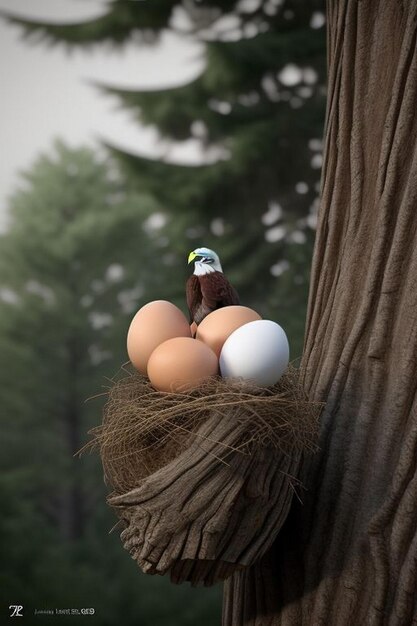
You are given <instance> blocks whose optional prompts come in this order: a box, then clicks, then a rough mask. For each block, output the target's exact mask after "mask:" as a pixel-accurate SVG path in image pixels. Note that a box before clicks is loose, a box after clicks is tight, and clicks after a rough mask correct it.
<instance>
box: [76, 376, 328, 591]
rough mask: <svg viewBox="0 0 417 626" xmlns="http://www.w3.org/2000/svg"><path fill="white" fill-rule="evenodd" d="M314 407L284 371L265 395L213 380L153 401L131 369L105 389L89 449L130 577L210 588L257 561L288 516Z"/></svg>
mask: <svg viewBox="0 0 417 626" xmlns="http://www.w3.org/2000/svg"><path fill="white" fill-rule="evenodd" d="M321 409H322V404H321V403H317V402H311V401H310V400H309V399H308V398H307V396H306V394H305V392H304V391H303V388H302V385H301V382H300V375H299V371H298V370H296V369H295V368H293V367H290V368H288V370H287V372H286V373H285V375H284V376H283V377H282V378H281V379H280V380H279V382H278V383H277V384H276V385H275V386H274V387H271V388H257V387H253V386H250V385H249V384H248V383H247V382H242V381H230V380H225V379H222V378H220V377H216V378H212V379H210V380H207V381H205V382H204V383H202V384H201V385H200V386H199V387H198V388H196V389H194V390H192V391H190V392H188V393H162V392H158V391H156V390H155V389H154V388H153V387H152V386H151V384H150V382H149V381H148V380H147V379H146V378H145V377H143V376H141V375H139V374H138V373H137V372H135V371H129V370H123V374H122V376H121V377H118V378H117V379H116V380H114V381H113V382H112V386H111V388H110V390H109V392H108V400H107V403H106V406H105V409H104V416H103V423H102V425H101V426H100V427H98V428H95V429H94V430H93V431H91V432H92V435H93V439H92V441H91V442H90V444H88V447H98V448H99V451H100V455H101V458H102V462H103V468H104V474H105V479H106V481H107V483H108V484H109V485H110V486H111V488H112V489H113V492H112V493H111V494H110V496H109V498H108V502H109V504H110V505H111V506H112V507H114V509H115V510H116V512H117V515H118V516H119V518H120V522H121V524H122V526H123V530H122V533H121V538H122V541H123V543H124V546H125V548H126V549H127V550H128V551H129V552H130V554H131V556H132V557H133V558H134V559H135V561H136V562H137V563H138V565H139V566H140V567H141V569H142V570H143V571H144V572H146V573H150V574H165V573H167V572H169V573H170V576H171V580H172V581H173V582H176V583H180V582H183V581H190V582H191V583H192V584H193V585H196V584H201V583H203V584H205V585H212V584H214V583H215V582H217V581H219V580H224V579H226V578H228V577H230V576H232V575H233V573H234V572H235V571H236V570H239V569H241V568H243V567H247V566H249V565H251V564H253V563H254V562H255V561H256V560H257V559H259V558H260V557H261V556H262V555H263V554H264V553H265V552H266V551H267V550H268V549H269V548H270V546H271V545H272V542H273V541H274V539H275V537H276V535H277V533H278V531H279V529H280V528H281V526H282V524H283V522H284V521H285V518H286V516H287V514H288V511H289V508H290V505H291V501H292V497H293V495H294V493H295V490H296V487H297V485H299V481H298V480H297V475H298V472H299V467H300V463H301V459H302V455H303V453H304V452H306V451H314V450H315V448H316V445H317V444H316V442H317V431H318V418H319V415H320V412H321Z"/></svg>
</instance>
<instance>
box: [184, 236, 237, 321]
mask: <svg viewBox="0 0 417 626" xmlns="http://www.w3.org/2000/svg"><path fill="white" fill-rule="evenodd" d="M190 263H194V273H193V274H192V275H191V276H190V277H189V279H188V280H187V285H186V296H187V305H188V309H189V311H190V324H192V323H195V324H196V325H197V326H198V324H200V323H201V322H202V321H203V319H204V318H205V317H206V316H207V315H208V314H209V313H211V312H212V311H215V310H216V309H220V308H221V307H224V306H230V305H234V304H240V301H239V296H238V294H237V291H236V290H235V288H234V287H233V286H232V285H231V284H230V283H229V281H228V280H227V278H226V277H225V275H224V274H223V270H222V266H221V264H220V259H219V257H218V255H217V254H216V252H214V250H210V248H196V249H195V250H193V251H192V252H190V254H189V255H188V264H190Z"/></svg>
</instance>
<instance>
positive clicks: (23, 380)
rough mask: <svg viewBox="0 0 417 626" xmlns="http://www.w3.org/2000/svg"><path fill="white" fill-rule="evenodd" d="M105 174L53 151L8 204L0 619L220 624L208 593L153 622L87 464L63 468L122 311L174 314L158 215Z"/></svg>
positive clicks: (121, 342)
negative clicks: (4, 614) (14, 610)
mask: <svg viewBox="0 0 417 626" xmlns="http://www.w3.org/2000/svg"><path fill="white" fill-rule="evenodd" d="M116 165H117V164H115V163H112V162H111V161H109V159H103V158H102V157H100V158H99V157H97V156H95V154H94V153H93V152H91V150H89V149H69V148H67V147H65V145H63V144H62V143H59V142H58V143H57V144H56V145H55V149H54V151H53V153H51V154H50V155H48V156H41V157H39V158H38V160H37V161H36V162H35V164H34V166H33V167H32V168H31V169H30V170H29V171H28V172H27V173H26V174H25V176H24V179H23V180H22V183H21V185H20V187H19V189H18V190H17V191H16V192H15V193H14V194H13V197H12V199H11V201H10V211H9V213H10V218H9V227H8V230H7V232H5V233H4V234H2V236H1V241H0V303H1V307H0V352H1V355H2V359H1V367H0V387H1V389H2V407H1V408H2V410H1V418H0V442H1V453H0V459H1V461H0V463H1V476H0V496H1V499H2V503H3V505H2V516H1V520H0V538H1V541H0V543H1V546H2V548H1V552H2V553H1V559H0V560H1V563H2V567H1V571H0V583H1V584H0V587H1V592H0V593H1V597H2V602H3V601H4V603H5V606H8V605H9V604H10V603H12V602H13V601H14V599H16V601H17V600H19V602H20V603H22V604H24V606H25V614H24V615H25V617H26V620H27V621H28V623H31V619H33V621H34V622H36V623H38V622H39V619H40V618H36V617H32V618H31V616H30V615H31V612H32V613H33V609H34V608H35V607H37V608H43V607H52V608H55V607H59V606H61V607H67V606H73V607H79V608H80V607H82V606H87V607H91V606H93V607H96V610H97V612H98V613H99V615H98V616H97V619H98V622H97V623H100V624H103V625H105V624H109V625H111V624H115V623H118V621H119V619H120V607H121V605H123V604H124V602H127V603H128V604H129V606H130V608H129V610H128V611H126V614H124V617H123V622H124V623H126V624H129V623H132V624H135V623H137V619H140V620H141V623H143V624H148V625H149V626H151V624H152V625H153V624H164V623H166V619H167V616H168V614H169V612H170V611H172V610H174V608H175V609H176V610H177V613H178V615H179V617H178V623H180V624H183V625H184V626H185V625H187V624H189V625H190V626H191V624H192V623H193V622H192V619H191V618H192V615H187V611H186V610H185V609H184V608H183V607H187V606H191V607H192V611H191V612H192V613H193V615H196V614H198V615H199V616H200V617H199V618H198V619H199V621H201V623H204V619H205V617H204V612H207V614H208V615H209V616H210V615H213V614H215V613H217V614H218V612H219V603H218V602H216V601H215V600H216V593H215V592H214V593H211V594H206V595H205V596H203V595H202V596H200V597H195V596H191V595H189V594H190V591H189V590H188V589H184V591H183V592H181V593H179V594H178V593H177V594H176V595H175V594H174V593H173V590H172V591H171V589H168V590H167V591H164V593H165V594H166V595H167V597H168V601H167V605H166V606H165V605H164V606H163V607H161V608H160V610H159V611H156V610H155V603H156V602H155V595H158V594H159V593H161V589H164V581H161V580H159V581H154V580H148V579H147V578H146V577H145V576H140V575H139V573H138V572H137V571H136V567H135V565H134V563H133V562H130V561H129V560H128V559H125V555H124V554H123V551H122V550H121V549H120V541H119V538H118V536H117V533H114V534H113V535H111V536H110V537H109V536H108V531H109V530H110V529H111V527H112V526H113V525H114V516H113V514H112V513H111V511H110V510H107V508H106V507H103V502H104V501H105V496H106V489H105V486H104V485H103V481H102V472H101V468H100V466H99V464H98V463H97V458H96V457H90V456H88V455H84V456H83V457H82V458H81V459H79V458H73V455H74V453H75V452H77V450H79V448H80V447H81V446H82V444H83V443H85V442H86V440H87V439H88V435H87V431H88V430H89V428H90V427H91V426H93V425H94V426H95V425H97V423H98V422H99V417H100V413H101V403H100V399H96V400H91V401H90V402H86V400H87V398H89V397H91V396H94V395H96V394H97V393H99V392H100V391H103V392H104V391H105V389H104V388H103V382H105V377H107V378H109V377H111V376H113V374H115V373H116V371H117V368H118V366H119V365H120V364H121V363H123V362H124V361H126V360H127V355H126V347H125V346H126V344H125V341H126V331H127V328H128V325H129V322H130V318H131V316H132V314H133V312H134V311H135V310H136V309H137V308H139V307H140V306H141V305H142V304H144V303H145V302H146V301H148V300H152V299H155V298H159V297H161V294H162V297H168V298H169V299H172V300H174V301H175V300H176V298H177V301H178V303H180V304H181V303H182V304H184V302H183V300H184V297H183V294H182V292H183V285H182V284H181V282H178V284H177V283H176V281H175V280H173V279H172V276H170V280H169V282H166V280H165V275H164V273H163V272H161V271H160V269H159V268H160V266H161V263H162V265H163V257H164V254H165V252H164V251H165V248H164V245H162V246H161V243H162V244H165V243H166V241H165V238H164V237H165V236H163V235H162V231H163V227H161V228H157V227H158V226H161V224H162V221H161V218H160V219H159V223H158V219H156V217H157V216H158V215H160V213H159V209H158V206H157V205H156V204H155V201H154V200H152V199H151V198H149V197H147V196H146V195H145V194H142V195H139V194H137V193H127V192H126V191H125V185H124V183H123V179H122V178H121V176H120V173H119V172H118V168H117V166H116ZM97 537H101V539H100V541H98V540H97ZM103 537H104V538H106V537H107V539H106V541H105V542H104V543H103V541H102V538H103ZM115 571H117V576H115ZM210 601H211V603H212V605H213V608H212V609H208V607H207V603H208V602H210ZM200 611H201V613H200ZM74 619H76V618H74Z"/></svg>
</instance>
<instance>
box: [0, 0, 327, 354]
mask: <svg viewBox="0 0 417 626" xmlns="http://www.w3.org/2000/svg"><path fill="white" fill-rule="evenodd" d="M323 11H324V0H311V1H310V2H304V1H303V0H266V1H262V0H239V1H236V0H234V1H231V0H227V1H225V0H222V1H220V0H217V1H216V0H187V1H184V2H180V1H178V0H141V1H140V2H133V1H127V0H112V1H111V2H107V3H106V5H105V7H104V12H103V14H102V15H101V16H100V17H98V18H96V19H92V20H90V21H87V22H82V23H75V24H47V23H40V22H35V21H33V20H32V21H28V20H23V19H21V18H16V17H13V16H11V15H6V16H5V17H6V19H8V20H9V21H10V22H12V23H15V24H18V25H19V26H20V27H21V28H22V29H23V31H24V33H25V34H26V35H27V36H28V37H29V38H33V37H36V38H38V39H39V38H40V39H44V40H45V41H46V42H48V43H52V44H64V45H66V46H68V47H92V46H95V45H100V44H107V45H111V46H114V47H116V48H120V47H122V46H125V45H127V44H128V43H132V42H136V43H137V45H138V46H143V45H155V43H156V42H157V41H158V38H159V37H160V35H161V34H162V33H163V32H165V31H166V30H168V31H171V32H175V33H179V34H180V35H181V37H184V38H188V39H189V40H191V41H197V42H199V43H200V45H201V50H202V53H201V54H202V56H203V59H204V68H203V70H202V71H201V73H200V75H199V76H198V77H197V78H195V79H194V80H191V81H190V82H189V83H187V84H185V85H182V86H179V87H174V88H165V89H164V88H160V89H153V90H126V89H119V88H117V87H115V86H109V85H99V88H100V89H101V90H102V91H103V92H104V93H106V94H107V95H110V96H113V97H115V98H117V99H118V100H119V102H120V103H121V105H122V106H124V107H125V108H126V109H128V110H129V111H130V112H132V113H133V114H134V115H135V116H136V118H137V120H138V121H139V122H140V123H142V124H145V125H147V126H152V127H154V128H156V129H157V130H158V132H159V135H160V137H161V138H163V139H164V140H167V141H171V142H173V143H176V142H182V141H187V140H194V141H195V142H196V143H197V144H198V145H199V146H200V147H201V148H202V149H203V150H206V151H207V150H211V154H212V155H215V157H213V158H214V162H212V163H205V164H201V165H198V166H184V165H179V164H173V163H168V162H166V161H163V160H152V159H149V158H146V157H144V156H138V155H137V154H128V153H126V152H123V151H122V150H116V149H115V148H114V147H112V146H109V148H110V149H111V150H112V151H113V153H114V154H115V155H116V156H117V157H118V158H119V159H120V161H121V162H122V163H123V166H124V167H125V169H126V171H127V172H128V175H129V176H130V185H131V187H132V188H137V189H139V190H140V191H141V192H147V193H149V194H151V195H152V196H153V197H154V198H156V199H157V201H158V203H159V204H160V206H161V208H162V210H163V212H164V213H165V214H166V215H167V216H168V217H169V218H170V220H171V222H170V232H171V234H172V235H173V239H174V240H175V242H176V243H175V245H174V247H173V249H172V250H171V252H172V254H173V255H174V256H175V255H178V256H177V257H176V258H177V259H179V258H180V257H181V258H182V257H183V255H184V253H185V252H188V250H189V249H192V248H193V247H195V246H196V245H208V246H210V247H213V248H214V249H215V250H217V251H218V252H219V254H220V256H221V258H222V261H223V265H224V267H225V270H226V272H227V274H228V275H229V277H230V278H231V279H232V280H233V281H234V283H235V285H236V287H237V288H238V291H239V292H240V295H241V298H242V301H243V302H244V303H245V304H247V305H249V306H252V307H254V308H257V309H258V310H259V312H260V313H261V314H262V315H264V316H265V317H270V318H272V319H275V320H277V321H278V322H280V323H281V324H282V325H283V326H284V327H285V328H286V330H287V332H288V334H289V337H290V343H291V345H292V356H293V357H296V356H298V355H299V354H300V353H301V349H302V340H303V327H304V313H305V306H306V298H307V284H308V268H309V261H310V257H311V250H312V242H313V235H314V213H315V207H316V204H317V202H316V200H317V195H318V181H319V173H320V164H321V150H322V148H321V141H320V138H321V136H322V127H323V119H324V103H325V33H324V27H323V22H324V13H323ZM3 15H4V14H3ZM116 81H117V79H116V78H115V80H114V81H113V82H114V83H116ZM178 265H179V262H178ZM176 267H177V265H175V263H174V266H173V269H176ZM167 272H169V268H167Z"/></svg>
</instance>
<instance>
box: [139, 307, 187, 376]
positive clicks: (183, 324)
mask: <svg viewBox="0 0 417 626" xmlns="http://www.w3.org/2000/svg"><path fill="white" fill-rule="evenodd" d="M173 337H191V331H190V326H189V323H188V320H187V318H186V317H185V315H184V313H183V312H182V311H180V309H179V308H178V307H176V306H175V305H174V304H172V303H171V302H167V301H166V300H154V301H153V302H149V303H148V304H145V306H143V307H142V308H141V309H139V311H138V312H137V313H136V315H135V317H134V318H133V320H132V322H131V324H130V327H129V331H128V333H127V353H128V355H129V359H130V360H131V362H132V365H134V367H136V369H137V370H139V372H141V373H142V374H146V368H147V365H148V360H149V357H150V356H151V354H152V352H153V351H154V350H155V348H156V347H157V346H159V345H160V344H161V343H163V342H164V341H166V340H167V339H172V338H173Z"/></svg>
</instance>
